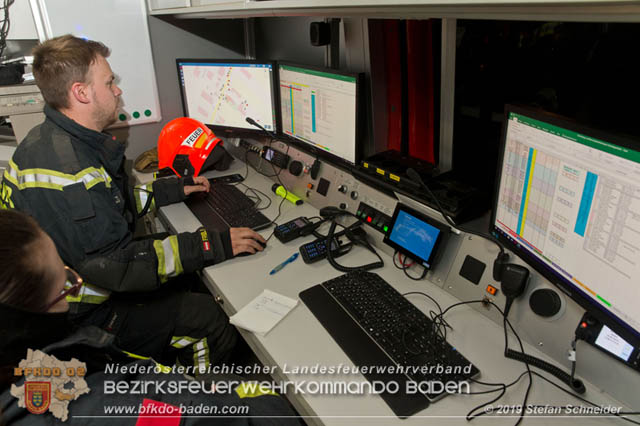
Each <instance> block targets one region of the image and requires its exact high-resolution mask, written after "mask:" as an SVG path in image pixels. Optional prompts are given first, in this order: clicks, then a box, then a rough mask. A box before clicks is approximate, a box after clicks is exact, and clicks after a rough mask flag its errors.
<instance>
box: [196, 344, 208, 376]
mask: <svg viewBox="0 0 640 426" xmlns="http://www.w3.org/2000/svg"><path fill="white" fill-rule="evenodd" d="M209 364H210V362H209V344H208V343H207V338H206V337H205V338H204V339H201V340H200V341H199V342H198V343H196V344H195V345H193V365H194V367H195V369H196V371H199V372H201V373H205V372H206V371H207V368H208V367H209Z"/></svg>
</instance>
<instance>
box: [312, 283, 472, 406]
mask: <svg viewBox="0 0 640 426" xmlns="http://www.w3.org/2000/svg"><path fill="white" fill-rule="evenodd" d="M300 298H301V299H302V301H303V302H304V303H305V304H306V305H307V306H308V307H309V309H310V310H311V312H312V313H313V314H314V315H315V317H316V318H317V319H318V320H319V321H320V323H321V324H322V326H323V327H324V328H325V329H326V330H327V331H328V332H329V334H330V335H331V337H333V339H334V340H335V341H336V343H338V345H339V346H340V347H341V348H342V350H344V352H345V353H346V354H347V356H349V358H350V359H351V361H353V363H354V364H355V365H356V366H358V367H360V368H361V369H362V368H363V367H364V368H367V370H373V372H369V373H364V372H362V374H363V375H364V376H365V377H366V378H367V380H369V381H370V382H372V383H375V381H382V382H384V383H390V382H395V383H397V384H398V385H399V391H398V392H396V393H393V388H389V389H390V390H391V392H382V393H381V394H380V396H381V397H382V399H383V400H384V401H385V402H386V403H387V405H389V407H390V408H391V409H392V410H393V412H394V413H395V414H396V415H397V416H399V417H408V416H411V415H413V414H415V413H417V412H418V411H421V410H423V409H424V408H426V407H428V406H429V402H430V401H434V400H436V399H439V398H441V397H443V396H445V395H446V393H445V392H444V391H443V390H442V389H438V386H439V384H438V383H442V384H444V385H446V384H447V383H451V382H455V383H460V382H462V381H466V380H467V379H469V378H470V377H475V376H477V375H478V374H479V372H480V371H479V370H478V369H477V368H476V367H475V366H474V365H473V364H472V363H471V362H470V361H469V360H467V359H466V358H465V357H464V356H463V355H462V354H461V353H460V352H458V351H457V350H456V349H455V348H454V347H453V346H451V345H450V344H449V343H447V342H446V340H444V339H443V338H442V337H441V336H440V335H439V334H438V333H437V332H436V329H435V327H434V323H433V322H432V321H431V319H429V318H428V317H427V316H425V315H424V314H423V313H422V311H420V310H419V309H418V308H416V307H415V306H414V305H413V304H411V303H410V302H409V301H408V300H407V299H406V298H405V297H404V296H402V295H401V294H400V293H399V292H398V291H396V290H395V289H394V288H393V287H391V286H390V285H389V284H388V283H387V282H386V281H385V280H383V279H382V278H380V276H378V275H377V274H374V273H371V272H350V273H348V274H345V275H342V276H339V277H337V278H334V279H332V280H329V281H325V282H324V283H322V284H318V285H316V286H314V287H311V288H309V289H307V290H305V291H303V292H301V293H300ZM398 366H399V367H400V371H398ZM392 370H393V373H392ZM417 385H419V386H417ZM387 388H388V387H387ZM416 389H419V390H421V391H424V392H414V391H415V390H416ZM462 389H463V390H464V389H465V388H462Z"/></svg>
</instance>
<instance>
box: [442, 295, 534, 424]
mask: <svg viewBox="0 0 640 426" xmlns="http://www.w3.org/2000/svg"><path fill="white" fill-rule="evenodd" d="M471 303H482V304H486V303H488V304H490V305H492V306H493V307H495V308H496V309H497V310H498V312H500V314H501V315H502V317H503V329H504V342H505V348H504V353H505V356H506V352H507V349H508V344H509V341H508V337H507V325H508V326H509V328H510V329H511V332H512V333H513V334H514V336H515V337H516V339H517V341H518V345H519V346H520V351H521V352H522V353H523V354H525V351H524V345H523V344H522V340H521V339H520V336H519V335H518V333H517V332H516V330H515V328H514V327H513V325H512V324H511V322H510V321H509V319H508V318H507V317H506V316H505V315H504V312H503V310H502V309H501V308H500V307H499V306H498V305H496V304H495V303H493V302H491V301H487V300H467V301H464V302H458V303H454V304H453V305H451V306H449V307H447V308H446V309H445V310H444V311H442V313H441V314H440V315H439V316H441V317H444V315H445V314H446V313H447V312H448V311H449V310H451V309H452V308H454V307H457V306H462V305H469V304H471ZM524 362H525V366H526V368H527V371H526V373H527V374H528V376H529V384H528V386H527V390H526V392H525V395H524V400H523V403H522V408H521V410H520V416H519V417H518V421H517V422H516V424H515V425H514V426H517V425H519V424H520V423H521V422H522V419H523V418H524V415H525V407H526V405H527V400H528V398H529V393H530V391H531V386H532V384H533V376H532V372H531V369H530V368H529V364H528V363H527V362H526V361H524ZM505 392H506V389H505V390H504V391H503V392H501V393H500V395H499V396H498V398H495V399H493V400H491V401H488V402H485V403H483V404H480V405H479V406H477V407H474V408H473V409H471V410H470V411H469V413H467V416H466V418H467V420H468V421H471V420H473V419H475V418H477V417H479V416H482V415H485V414H487V413H486V412H485V411H481V412H480V413H477V412H476V411H477V410H480V409H481V408H483V407H486V406H487V405H490V404H493V403H494V402H495V401H497V400H499V399H500V398H501V397H502V396H503V395H504V393H505Z"/></svg>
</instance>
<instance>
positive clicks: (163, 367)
mask: <svg viewBox="0 0 640 426" xmlns="http://www.w3.org/2000/svg"><path fill="white" fill-rule="evenodd" d="M122 353H123V354H125V355H127V356H128V357H129V358H133V359H145V360H146V359H150V360H151V361H153V362H154V363H155V364H156V366H157V367H159V368H160V371H161V372H163V373H171V367H167V366H166V365H162V364H160V363H159V362H157V361H155V360H154V359H152V358H150V357H148V356H142V355H137V354H134V353H131V352H127V351H122Z"/></svg>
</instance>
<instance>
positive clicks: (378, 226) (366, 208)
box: [356, 203, 391, 234]
mask: <svg viewBox="0 0 640 426" xmlns="http://www.w3.org/2000/svg"><path fill="white" fill-rule="evenodd" d="M356 216H357V217H358V219H360V220H362V221H363V222H364V223H366V224H367V225H369V226H371V227H372V228H373V229H375V230H376V231H379V232H382V233H383V234H386V233H387V232H388V231H389V225H390V224H391V217H390V216H388V215H386V214H384V213H382V212H381V211H380V210H377V209H375V208H374V207H371V206H370V205H368V204H366V203H360V205H359V206H358V210H357V211H356Z"/></svg>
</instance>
